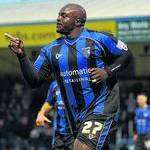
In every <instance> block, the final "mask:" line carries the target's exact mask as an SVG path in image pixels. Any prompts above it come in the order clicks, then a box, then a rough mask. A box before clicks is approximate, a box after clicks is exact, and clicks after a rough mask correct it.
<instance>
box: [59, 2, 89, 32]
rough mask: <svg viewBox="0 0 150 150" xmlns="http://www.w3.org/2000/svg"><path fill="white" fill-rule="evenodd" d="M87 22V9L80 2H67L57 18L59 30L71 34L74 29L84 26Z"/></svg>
mask: <svg viewBox="0 0 150 150" xmlns="http://www.w3.org/2000/svg"><path fill="white" fill-rule="evenodd" d="M85 22H86V11H85V9H84V8H83V7H82V6H80V5H78V4H67V5H65V6H64V7H63V8H62V9H61V10H60V11H59V15H58V18H57V32H58V33H61V34H64V35H69V34H71V33H72V32H73V31H75V30H80V29H81V28H83V26H84V24H85ZM75 32H76V31H75Z"/></svg>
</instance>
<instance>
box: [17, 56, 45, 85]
mask: <svg viewBox="0 0 150 150" xmlns="http://www.w3.org/2000/svg"><path fill="white" fill-rule="evenodd" d="M18 60H19V62H20V67H21V71H22V73H23V76H24V78H25V80H26V81H27V82H28V84H29V85H30V86H31V87H32V88H35V87H38V86H40V85H41V84H42V82H43V81H44V80H45V78H46V76H47V72H48V69H47V68H46V66H44V65H43V67H42V68H41V70H39V71H38V70H36V69H35V68H34V66H33V64H31V62H30V60H29V58H28V57H27V56H26V55H24V56H19V55H18Z"/></svg>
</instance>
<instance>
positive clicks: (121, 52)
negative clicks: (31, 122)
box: [90, 36, 132, 83]
mask: <svg viewBox="0 0 150 150" xmlns="http://www.w3.org/2000/svg"><path fill="white" fill-rule="evenodd" d="M99 43H100V44H102V46H103V48H104V56H103V57H105V60H106V61H107V62H108V64H106V67H105V69H100V68H92V69H91V70H90V71H91V78H92V80H93V81H94V80H95V82H97V83H99V82H101V81H102V80H105V79H107V78H108V77H111V76H113V75H115V74H116V73H117V72H118V71H120V70H122V69H124V68H125V67H126V66H127V65H128V64H129V62H130V60H131V59H132V53H131V51H130V50H129V49H128V47H127V46H126V45H125V44H124V43H123V42H122V41H120V40H118V41H115V40H113V39H112V38H110V37H108V36H106V37H105V38H104V39H103V41H100V42H99ZM111 61H112V62H111ZM110 62H111V63H110Z"/></svg>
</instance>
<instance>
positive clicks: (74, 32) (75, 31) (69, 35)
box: [66, 27, 84, 39]
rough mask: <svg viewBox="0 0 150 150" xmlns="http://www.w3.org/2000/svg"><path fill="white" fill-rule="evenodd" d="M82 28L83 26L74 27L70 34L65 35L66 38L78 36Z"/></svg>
mask: <svg viewBox="0 0 150 150" xmlns="http://www.w3.org/2000/svg"><path fill="white" fill-rule="evenodd" d="M83 29H84V27H78V28H75V29H73V30H72V31H71V32H70V34H68V35H66V36H67V38H70V39H74V38H76V37H78V36H79V35H80V34H81V32H82V31H83Z"/></svg>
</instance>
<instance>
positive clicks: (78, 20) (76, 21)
mask: <svg viewBox="0 0 150 150" xmlns="http://www.w3.org/2000/svg"><path fill="white" fill-rule="evenodd" d="M75 25H76V27H79V26H81V25H82V21H81V19H79V18H78V19H76V20H75Z"/></svg>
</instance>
